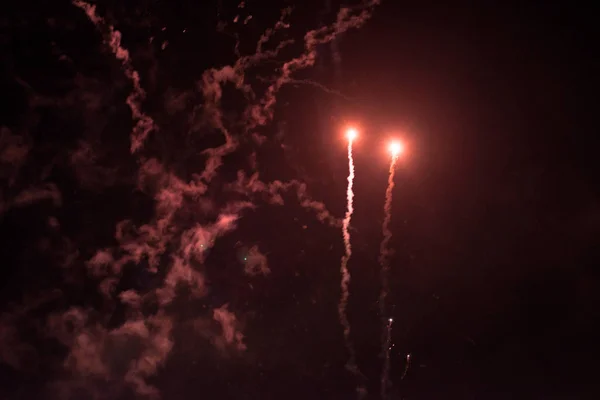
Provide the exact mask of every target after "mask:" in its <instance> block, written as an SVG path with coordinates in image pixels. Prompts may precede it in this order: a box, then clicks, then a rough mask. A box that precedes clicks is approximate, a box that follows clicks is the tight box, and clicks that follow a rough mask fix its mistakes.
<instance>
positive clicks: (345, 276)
mask: <svg viewBox="0 0 600 400" xmlns="http://www.w3.org/2000/svg"><path fill="white" fill-rule="evenodd" d="M347 136H348V168H349V174H348V189H347V190H346V197H347V205H346V216H345V218H344V220H343V221H342V234H343V237H344V247H345V250H346V252H345V254H344V256H343V257H342V264H341V267H340V272H341V274H342V281H341V289H342V294H341V298H340V303H339V306H338V312H339V316H340V323H341V324H342V327H343V328H344V341H345V344H346V348H347V349H348V353H349V354H350V355H349V359H348V362H347V363H346V368H347V369H348V370H349V371H350V372H352V373H353V374H354V375H355V376H357V377H361V376H362V374H361V373H360V370H359V369H358V365H357V364H356V352H355V350H354V346H353V345H352V340H351V339H350V322H349V321H348V316H347V315H346V307H347V306H348V297H349V295H350V293H349V291H348V286H349V285H350V272H349V271H348V260H350V257H351V256H352V246H351V245H350V232H349V227H350V220H351V218H352V213H353V212H354V207H353V203H352V202H353V199H354V192H353V190H352V185H353V183H354V159H353V157H352V143H353V142H354V139H355V137H356V131H355V130H354V129H349V130H348V134H347ZM357 391H358V393H359V397H360V396H361V395H363V394H364V393H365V392H366V388H365V387H364V385H361V384H360V383H359V385H358V388H357Z"/></svg>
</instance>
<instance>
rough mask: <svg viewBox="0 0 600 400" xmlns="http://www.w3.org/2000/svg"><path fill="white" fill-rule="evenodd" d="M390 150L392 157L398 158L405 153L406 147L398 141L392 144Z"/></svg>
mask: <svg viewBox="0 0 600 400" xmlns="http://www.w3.org/2000/svg"><path fill="white" fill-rule="evenodd" d="M388 150H389V151H390V153H391V154H392V157H397V156H398V155H399V154H400V153H402V152H403V151H404V146H403V145H402V143H400V142H398V141H393V142H392V143H390V145H389V147H388Z"/></svg>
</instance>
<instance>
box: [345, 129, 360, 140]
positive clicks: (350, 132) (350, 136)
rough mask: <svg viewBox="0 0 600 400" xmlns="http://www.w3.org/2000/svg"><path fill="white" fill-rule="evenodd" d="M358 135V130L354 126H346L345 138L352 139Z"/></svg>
mask: <svg viewBox="0 0 600 400" xmlns="http://www.w3.org/2000/svg"><path fill="white" fill-rule="evenodd" d="M357 136H358V131H357V130H356V129H355V128H348V129H347V130H346V138H348V140H349V141H351V142H352V141H353V140H354V139H356V137H357Z"/></svg>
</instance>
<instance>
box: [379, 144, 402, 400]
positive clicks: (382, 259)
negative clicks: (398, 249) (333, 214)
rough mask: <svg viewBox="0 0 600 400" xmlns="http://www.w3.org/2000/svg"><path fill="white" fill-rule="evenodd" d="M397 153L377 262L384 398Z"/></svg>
mask: <svg viewBox="0 0 600 400" xmlns="http://www.w3.org/2000/svg"><path fill="white" fill-rule="evenodd" d="M397 159H398V155H397V154H394V155H392V161H391V163H390V172H389V176H388V186H387V189H386V191H385V204H384V206H383V212H384V214H385V216H384V219H383V226H382V231H383V240H382V241H381V245H380V247H379V264H380V265H381V293H380V294H379V314H380V317H381V321H382V327H383V332H382V338H381V351H382V356H383V357H384V361H383V369H382V371H381V398H382V399H385V398H386V396H387V393H386V392H387V388H388V386H389V373H390V341H391V330H392V322H393V320H392V318H390V317H388V316H386V307H385V301H386V298H387V295H388V292H389V285H390V283H389V277H388V274H389V270H390V260H389V257H390V256H391V251H390V250H389V249H388V244H389V242H390V239H391V238H392V232H391V231H390V228H389V225H390V222H391V220H392V191H393V189H394V171H395V167H396V160H397Z"/></svg>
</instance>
